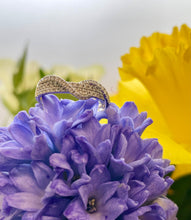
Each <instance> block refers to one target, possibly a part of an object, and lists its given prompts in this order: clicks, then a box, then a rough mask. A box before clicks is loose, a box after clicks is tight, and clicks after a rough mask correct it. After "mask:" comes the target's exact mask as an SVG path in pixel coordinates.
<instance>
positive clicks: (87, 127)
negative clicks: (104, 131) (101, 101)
mask: <svg viewBox="0 0 191 220" xmlns="http://www.w3.org/2000/svg"><path fill="white" fill-rule="evenodd" d="M100 127H101V126H100V124H99V122H98V121H97V120H96V119H95V118H91V120H89V121H87V122H86V123H84V124H83V125H82V128H74V129H72V130H71V133H72V134H73V135H75V136H83V137H85V138H86V139H87V140H88V142H90V143H91V144H93V142H94V139H95V135H96V134H97V132H98V130H99V129H100Z"/></svg>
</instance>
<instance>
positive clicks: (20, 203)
mask: <svg viewBox="0 0 191 220" xmlns="http://www.w3.org/2000/svg"><path fill="white" fill-rule="evenodd" d="M6 201H7V203H8V205H9V206H11V207H14V208H17V209H21V210H25V211H29V212H34V211H38V210H39V209H41V208H42V207H43V204H42V203H41V202H40V201H41V198H40V197H39V195H35V194H33V193H28V192H19V193H14V194H11V195H8V196H6Z"/></svg>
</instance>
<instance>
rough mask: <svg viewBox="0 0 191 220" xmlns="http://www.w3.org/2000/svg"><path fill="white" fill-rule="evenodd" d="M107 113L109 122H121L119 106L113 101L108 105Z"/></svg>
mask: <svg viewBox="0 0 191 220" xmlns="http://www.w3.org/2000/svg"><path fill="white" fill-rule="evenodd" d="M106 113H107V118H108V124H117V123H118V122H119V120H120V116H119V108H118V107H117V106H116V105H115V104H114V103H111V104H110V105H109V106H108V107H107V109H106Z"/></svg>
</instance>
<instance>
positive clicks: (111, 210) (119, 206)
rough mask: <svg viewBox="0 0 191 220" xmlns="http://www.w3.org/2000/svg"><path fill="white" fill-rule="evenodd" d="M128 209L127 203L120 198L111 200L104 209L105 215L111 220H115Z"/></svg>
mask: <svg viewBox="0 0 191 220" xmlns="http://www.w3.org/2000/svg"><path fill="white" fill-rule="evenodd" d="M127 209H128V207H127V205H126V204H125V202H124V201H123V200H121V199H118V198H112V199H110V200H109V201H108V202H107V203H106V204H105V206H104V207H103V211H102V212H103V213H104V214H105V216H106V217H107V219H109V220H115V219H117V217H119V216H120V215H121V214H122V213H123V212H124V211H126V210H127Z"/></svg>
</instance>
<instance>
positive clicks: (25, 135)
mask: <svg viewBox="0 0 191 220" xmlns="http://www.w3.org/2000/svg"><path fill="white" fill-rule="evenodd" d="M9 131H10V133H11V135H12V136H13V138H14V139H15V140H16V141H17V142H18V143H20V144H21V145H22V146H23V147H24V148H25V149H31V148H32V144H33V134H32V132H31V131H30V130H28V129H26V128H25V127H24V126H22V125H19V124H12V125H10V127H9Z"/></svg>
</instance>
